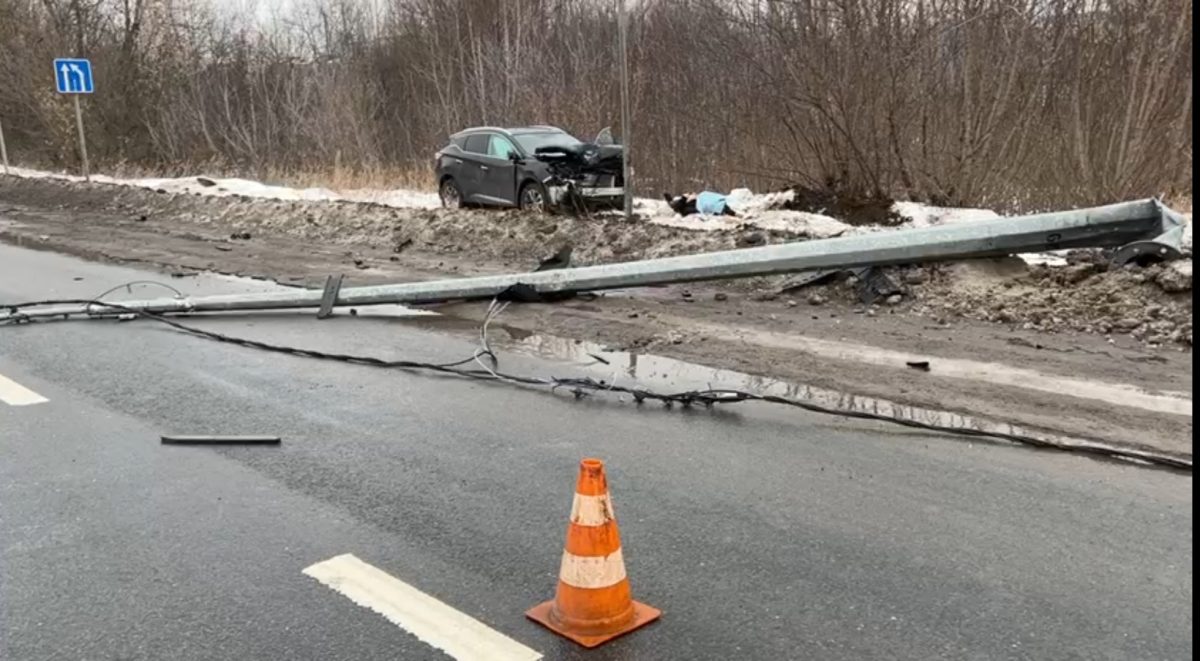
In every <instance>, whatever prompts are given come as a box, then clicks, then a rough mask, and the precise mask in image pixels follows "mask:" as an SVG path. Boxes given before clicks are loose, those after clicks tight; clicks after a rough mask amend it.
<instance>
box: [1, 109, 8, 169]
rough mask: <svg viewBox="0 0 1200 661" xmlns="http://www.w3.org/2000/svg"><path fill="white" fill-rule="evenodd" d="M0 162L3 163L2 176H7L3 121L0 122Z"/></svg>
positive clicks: (6, 153)
mask: <svg viewBox="0 0 1200 661" xmlns="http://www.w3.org/2000/svg"><path fill="white" fill-rule="evenodd" d="M0 161H4V174H8V147H5V146H4V122H3V121H0Z"/></svg>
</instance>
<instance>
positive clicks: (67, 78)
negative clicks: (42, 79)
mask: <svg viewBox="0 0 1200 661" xmlns="http://www.w3.org/2000/svg"><path fill="white" fill-rule="evenodd" d="M58 70H59V71H60V72H62V89H64V90H66V91H68V92H74V91H75V87H74V86H73V85H71V69H70V67H68V66H67V65H66V63H65V62H64V63H63V65H62V66H61V67H60V68H59V69H58Z"/></svg>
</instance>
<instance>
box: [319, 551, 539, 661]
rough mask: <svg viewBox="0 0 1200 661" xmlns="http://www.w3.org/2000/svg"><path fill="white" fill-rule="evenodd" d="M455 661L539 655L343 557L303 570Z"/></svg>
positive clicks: (526, 659) (508, 660)
mask: <svg viewBox="0 0 1200 661" xmlns="http://www.w3.org/2000/svg"><path fill="white" fill-rule="evenodd" d="M304 573H305V574H306V575H307V576H311V577H312V578H315V579H317V580H318V581H320V582H321V583H322V584H323V585H325V586H326V587H329V588H330V589H332V590H334V591H336V592H340V593H341V594H342V595H344V596H346V597H348V598H349V599H350V601H353V602H354V603H356V604H358V605H359V606H362V607H363V608H368V609H370V610H373V611H375V612H376V613H379V614H380V615H382V616H384V617H385V618H387V619H388V620H389V621H390V622H391V623H392V624H395V625H397V626H399V627H400V628H402V629H404V630H405V631H407V632H409V633H411V634H412V635H414V636H416V637H417V638H418V639H419V640H421V641H422V642H424V643H426V644H428V645H430V646H431V647H435V648H437V649H439V650H441V651H443V652H445V653H446V654H448V655H450V656H451V657H453V658H455V659H458V661H485V660H486V661H537V659H541V658H542V655H541V653H539V652H537V651H535V650H532V649H530V648H528V647H525V646H524V645H522V644H521V643H518V642H517V641H515V640H513V639H512V638H509V637H508V636H505V635H504V634H502V633H500V632H499V631H496V630H495V629H492V628H491V627H489V626H487V625H486V624H484V623H482V622H480V621H479V620H476V619H475V618H473V617H471V616H469V615H466V614H465V613H461V612H459V611H457V610H455V609H453V608H451V607H450V606H448V605H447V604H445V603H443V602H441V601H438V600H437V599H435V598H433V597H431V596H429V595H427V594H425V593H424V592H421V591H420V590H418V589H416V588H414V587H413V586H411V585H409V584H407V583H405V582H404V581H401V580H399V579H397V578H395V577H393V576H391V575H389V574H388V573H387V572H385V571H383V570H381V569H378V568H376V567H373V566H371V565H369V564H367V563H365V562H363V561H362V560H359V559H358V558H356V557H355V556H353V555H351V554H349V553H347V554H345V555H339V556H337V557H334V558H330V559H329V560H325V561H323V562H318V563H317V564H315V565H312V566H310V567H308V568H306V569H305V570H304Z"/></svg>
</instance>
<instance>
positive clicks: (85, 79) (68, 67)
mask: <svg viewBox="0 0 1200 661" xmlns="http://www.w3.org/2000/svg"><path fill="white" fill-rule="evenodd" d="M54 80H55V83H56V84H57V86H58V93H59V94H91V93H92V92H95V91H96V86H95V84H94V83H93V81H92V63H91V62H89V61H88V60H82V59H69V58H58V59H57V60H54Z"/></svg>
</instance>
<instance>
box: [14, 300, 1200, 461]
mask: <svg viewBox="0 0 1200 661" xmlns="http://www.w3.org/2000/svg"><path fill="white" fill-rule="evenodd" d="M110 291H111V290H110ZM46 305H84V306H89V307H90V306H97V307H99V308H107V309H108V310H106V311H105V313H109V314H111V313H112V311H116V312H120V313H122V314H123V315H134V316H137V317H142V318H146V319H151V320H154V321H157V322H159V323H162V324H166V325H167V326H170V327H171V328H174V329H176V330H178V331H181V332H183V333H187V334H189V335H194V336H197V337H203V338H206V339H210V340H215V341H218V342H224V343H228V344H234V345H238V346H243V347H249V348H252V349H260V350H263V351H271V352H274V353H283V354H289V355H293V356H301V357H304V358H316V359H320V360H333V361H338V362H345V363H350V364H354V365H367V366H370V367H382V368H390V369H404V370H413V371H429V372H436V373H441V374H452V375H456V376H461V377H464V378H468V379H476V380H483V381H500V382H504V383H510V384H515V385H522V386H532V387H548V388H549V389H550V390H551V391H555V390H558V389H560V388H562V389H567V390H569V391H571V392H572V394H574V396H575V397H576V398H581V397H584V396H586V395H589V394H592V393H603V392H609V393H617V394H625V395H629V396H631V397H633V399H634V401H635V402H637V403H638V404H641V403H643V402H646V401H653V402H660V403H662V404H664V405H666V406H668V407H670V406H673V405H675V404H679V405H681V406H684V407H690V406H697V405H699V406H704V407H706V408H711V407H712V406H714V405H716V404H735V403H738V402H765V403H769V404H779V405H783V406H790V407H793V408H798V409H803V410H805V411H811V412H814V413H822V414H826V415H835V416H841V417H845V418H855V419H859V420H872V421H881V422H890V423H892V424H896V425H901V426H904V427H910V428H913V429H920V430H923V431H932V432H940V433H946V434H956V435H959V436H970V437H975V438H983V439H992V440H1003V441H1008V442H1011V443H1018V444H1022V445H1028V446H1032V447H1036V448H1041V449H1045V450H1055V451H1061V452H1074V453H1080V454H1089V455H1093V456H1099V457H1106V458H1111V459H1123V460H1131V461H1134V462H1139V463H1143V464H1149V465H1152V466H1158V467H1163V468H1171V469H1175V470H1181V471H1186V472H1189V473H1190V472H1191V471H1192V463H1191V462H1190V461H1188V460H1186V459H1181V458H1176V457H1172V456H1170V455H1164V454H1153V453H1149V452H1138V451H1136V450H1124V449H1121V448H1115V447H1109V446H1106V445H1100V444H1095V445H1079V444H1062V443H1056V442H1054V441H1050V440H1047V439H1041V438H1036V437H1033V436H1028V435H1024V434H1010V433H1005V432H998V431H986V430H981V429H970V428H963V427H950V426H946V425H937V424H932V423H927V422H921V421H918V420H909V419H905V418H895V417H891V416H886V415H881V414H878V413H869V412H866V411H847V410H841V409H832V408H828V407H825V406H821V405H819V404H813V403H811V402H804V401H800V400H795V399H788V398H785V397H778V396H775V395H758V394H755V393H751V392H746V391H742V390H733V389H705V390H687V391H680V392H672V393H663V392H657V391H653V390H647V389H644V388H633V387H629V386H621V385H617V384H615V383H608V382H605V381H603V380H597V379H593V378H591V377H549V378H537V377H529V376H522V375H517V374H508V373H505V372H501V371H499V369H498V362H499V361H498V358H497V356H496V354H495V353H494V352H493V351H492V349H491V348H490V346H489V344H488V340H487V329H488V325H489V324H490V323H491V321H492V320H493V319H494V318H495V317H496V316H497V315H498V314H500V313H501V312H503V310H504V308H505V307H507V305H508V304H507V303H503V302H500V301H492V304H491V306H489V308H488V312H487V315H486V317H485V319H484V321H483V324H482V325H481V327H480V333H479V337H480V348H479V349H478V350H477V351H476V352H475V354H474V355H472V356H471V357H470V358H465V359H463V360H459V361H455V362H450V363H427V362H422V361H413V360H384V359H382V358H376V357H373V356H358V355H353V354H341V353H331V352H326V351H318V350H315V349H303V348H298V347H290V346H285V345H278V344H271V343H268V342H261V341H259V340H251V339H247V338H241V337H234V336H230V335H225V334H223V333H218V332H215V331H210V330H205V329H202V328H197V327H195V326H189V325H186V324H182V323H179V322H178V321H175V320H174V319H170V318H168V317H165V316H163V315H160V314H155V313H152V312H146V311H143V310H139V309H135V308H129V307H125V306H123V305H121V304H119V303H110V302H106V301H100V300H94V299H70V300H47V301H31V302H27V303H16V304H0V310H9V311H10V312H9V317H8V318H7V319H0V326H3V325H7V324H13V323H21V322H28V321H30V319H29V318H28V317H25V316H24V315H22V314H21V310H24V309H27V308H35V307H40V306H46ZM484 358H487V359H488V363H490V365H489V364H488V363H485V362H484V360H483V359H484ZM471 362H474V363H476V364H478V365H479V366H480V368H481V369H464V368H463V367H462V366H463V365H466V364H468V363H471Z"/></svg>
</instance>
